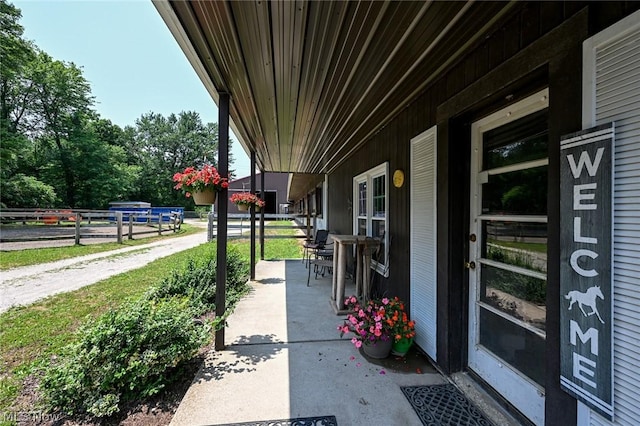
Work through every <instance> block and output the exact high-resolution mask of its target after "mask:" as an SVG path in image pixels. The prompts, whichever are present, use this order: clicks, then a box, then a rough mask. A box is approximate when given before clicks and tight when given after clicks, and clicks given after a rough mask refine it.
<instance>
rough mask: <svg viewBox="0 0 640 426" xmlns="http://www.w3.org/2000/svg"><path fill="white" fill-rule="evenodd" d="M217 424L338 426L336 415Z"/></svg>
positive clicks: (228, 425)
mask: <svg viewBox="0 0 640 426" xmlns="http://www.w3.org/2000/svg"><path fill="white" fill-rule="evenodd" d="M218 426H338V422H337V421H336V416H320V417H298V418H296V419H284V420H264V421H257V422H245V423H225V424H223V425H218Z"/></svg>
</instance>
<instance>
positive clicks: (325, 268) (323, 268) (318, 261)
mask: <svg viewBox="0 0 640 426" xmlns="http://www.w3.org/2000/svg"><path fill="white" fill-rule="evenodd" d="M311 269H313V273H314V274H315V279H318V274H321V275H322V276H323V277H324V274H325V272H329V273H333V252H332V253H331V257H330V258H328V257H322V256H321V255H319V256H318V257H315V258H313V259H309V270H308V271H307V287H309V281H311Z"/></svg>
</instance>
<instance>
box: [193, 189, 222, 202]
mask: <svg viewBox="0 0 640 426" xmlns="http://www.w3.org/2000/svg"><path fill="white" fill-rule="evenodd" d="M216 194H217V192H216V191H214V190H213V189H205V190H203V191H200V192H193V193H192V194H191V195H192V196H193V201H194V202H195V203H196V205H198V206H207V205H211V204H213V203H215V202H216Z"/></svg>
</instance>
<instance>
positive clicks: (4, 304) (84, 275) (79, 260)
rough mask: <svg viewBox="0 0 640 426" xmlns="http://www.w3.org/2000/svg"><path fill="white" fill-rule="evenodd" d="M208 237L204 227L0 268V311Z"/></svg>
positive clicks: (85, 283)
mask: <svg viewBox="0 0 640 426" xmlns="http://www.w3.org/2000/svg"><path fill="white" fill-rule="evenodd" d="M206 241H207V233H206V231H204V230H203V231H202V232H199V233H197V234H192V235H187V236H185V237H176V238H168V239H166V240H160V241H156V242H153V243H149V244H142V245H139V246H131V247H125V248H122V249H118V250H112V251H107V252H102V253H96V254H91V255H87V256H81V257H75V258H72V259H65V260H60V261H57V262H50V263H43V264H40V265H33V266H25V267H21V268H13V269H8V270H6V271H1V272H0V276H1V277H2V278H1V280H0V312H4V311H6V310H8V309H9V308H11V307H12V306H18V305H28V304H30V303H33V302H36V301H38V300H40V299H43V298H45V297H48V296H52V295H54V294H58V293H64V292H67V291H73V290H77V289H79V288H82V287H85V286H88V285H91V284H95V283H97V282H98V281H101V280H104V279H106V278H109V277H111V276H113V275H117V274H121V273H123V272H127V271H130V270H132V269H136V268H140V267H141V266H144V265H146V264H147V263H149V262H152V261H154V260H156V259H160V258H162V257H166V256H169V255H171V254H174V253H177V252H180V251H183V250H187V249H189V248H192V247H195V246H197V245H200V244H202V243H205V242H206Z"/></svg>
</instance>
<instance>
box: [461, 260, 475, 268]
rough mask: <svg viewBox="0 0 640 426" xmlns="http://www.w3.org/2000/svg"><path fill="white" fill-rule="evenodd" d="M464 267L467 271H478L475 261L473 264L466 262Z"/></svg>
mask: <svg viewBox="0 0 640 426" xmlns="http://www.w3.org/2000/svg"><path fill="white" fill-rule="evenodd" d="M464 267H465V268H467V269H476V262H474V261H473V260H472V261H471V262H464Z"/></svg>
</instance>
